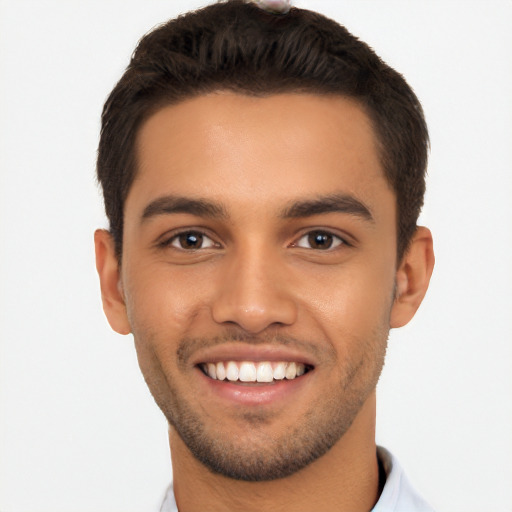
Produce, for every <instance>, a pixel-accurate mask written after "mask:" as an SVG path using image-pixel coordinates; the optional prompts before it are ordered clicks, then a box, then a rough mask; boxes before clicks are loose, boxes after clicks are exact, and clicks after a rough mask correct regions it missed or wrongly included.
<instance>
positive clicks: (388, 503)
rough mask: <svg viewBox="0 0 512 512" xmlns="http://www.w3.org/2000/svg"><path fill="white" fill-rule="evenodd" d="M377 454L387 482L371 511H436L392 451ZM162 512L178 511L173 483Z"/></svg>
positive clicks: (383, 449)
mask: <svg viewBox="0 0 512 512" xmlns="http://www.w3.org/2000/svg"><path fill="white" fill-rule="evenodd" d="M377 456H378V458H379V461H380V463H381V464H382V467H383V468H384V472H385V473H386V483H385V484H384V488H383V489H382V494H381V495H380V498H379V501H378V502H377V503H376V505H375V507H373V509H372V511H371V512H434V509H433V508H432V507H431V506H430V505H429V504H428V503H427V502H426V501H424V500H423V498H422V497H421V496H420V495H419V494H418V493H417V492H416V490H415V489H414V488H413V487H412V485H411V484H410V483H409V480H407V477H406V476H405V473H404V470H403V469H402V468H401V467H400V464H399V463H398V461H397V460H396V458H395V457H393V455H391V453H389V452H388V451H387V450H386V449H385V448H382V447H380V446H379V447H378V448H377ZM160 512H178V507H177V506H176V500H175V499H174V493H173V490H172V485H171V486H170V487H169V489H167V493H166V495H165V499H164V501H163V503H162V507H161V508H160Z"/></svg>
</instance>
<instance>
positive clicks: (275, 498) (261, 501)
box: [169, 393, 379, 512]
mask: <svg viewBox="0 0 512 512" xmlns="http://www.w3.org/2000/svg"><path fill="white" fill-rule="evenodd" d="M169 439H170V446H171V455H172V465H173V475H174V493H175V497H176V502H177V504H178V508H179V510H180V512H196V511H199V510H208V511H209V512H217V511H218V512H221V511H222V512H226V511H231V510H244V511H246V512H253V511H254V512H256V511H258V512H259V511H261V510H274V511H276V512H278V511H281V510H282V511H285V510H294V511H295V512H306V511H307V512H310V511H311V510H322V512H331V511H332V512H368V511H369V510H371V509H372V507H373V506H374V505H375V503H376V502H377V500H378V495H379V470H378V464H377V455H376V446H375V393H373V394H372V395H371V396H370V397H369V398H368V400H367V401H366V402H365V404H364V405H363V407H362V408H361V410H360V412H359V414H358V415H357V417H356V419H355V420H354V422H353V423H352V426H351V427H350V428H349V430H348V431H347V432H346V433H345V435H344V436H343V437H342V438H341V439H340V440H339V441H338V442H337V443H336V444H335V445H334V446H333V447H332V448H331V449H330V450H329V451H328V452H327V453H326V454H325V455H323V456H322V457H320V458H319V459H317V460H316V461H315V462H313V463H311V464H310V465H309V466H307V467H306V468H303V469H302V470H300V471H298V472H297V473H295V474H293V475H291V476H289V477H286V478H282V479H278V480H272V481H266V482H245V481H238V480H233V479H231V478H227V477H224V476H222V475H219V474H215V473H212V472H211V471H210V470H209V469H207V468H206V467H205V466H204V465H203V464H202V463H200V462H199V461H197V460H196V459H195V458H194V457H193V456H192V455H191V453H190V452H189V450H188V448H187V447H186V446H185V444H184V443H183V441H182V440H181V438H180V437H179V436H178V434H177V433H176V432H175V430H174V429H173V428H172V427H171V429H170V431H169Z"/></svg>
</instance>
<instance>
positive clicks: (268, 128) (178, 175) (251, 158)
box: [120, 93, 396, 480]
mask: <svg viewBox="0 0 512 512" xmlns="http://www.w3.org/2000/svg"><path fill="white" fill-rule="evenodd" d="M137 154H138V174H137V177H136V179H135V181H134V183H133V185H132V187H131V189H130V192H129V195H128V198H127V200H126V204H125V224H124V242H123V243H124V245H123V259H122V269H121V278H120V279H121V280H120V285H121V288H122V291H123V296H124V300H125V304H126V315H127V319H128V322H129V325H130V328H131V330H132V332H133V334H134V338H135V343H136V349H137V354H138V358H139V362H140V366H141V369H142V372H143V374H144V376H145V379H146V381H147V383H148V385H149V388H150V390H151V392H152V394H153V395H154V397H155V399H156V401H157V403H158V404H159V406H160V407H161V409H162V410H163V412H164V414H165V415H166V417H167V419H168V420H169V422H170V424H171V426H172V428H173V429H175V431H176V432H177V433H178V434H179V436H180V437H181V439H182V440H183V441H184V442H185V444H186V445H187V446H188V448H189V449H190V450H191V452H192V453H193V454H194V455H195V457H196V458H198V459H199V460H201V461H202V462H204V463H205V464H206V465H207V466H208V467H209V468H210V469H212V470H214V471H217V472H220V473H222V474H224V475H227V476H230V477H233V478H241V479H246V480H267V479H273V478H279V477H283V476H286V475H288V474H290V473H293V472H294V471H297V470H299V469H301V468H302V467H304V466H306V465H307V464H309V463H310V462H312V461H313V460H315V459H316V458H318V457H320V456H321V455H323V454H324V453H325V452H326V451H327V450H329V449H330V448H331V447H332V446H333V445H334V444H335V443H337V442H338V441H339V440H340V439H341V438H342V436H343V435H344V433H345V432H346V431H347V430H348V429H349V428H350V426H351V425H352V423H353V421H354V419H355V418H356V417H357V416H358V414H359V413H360V411H361V410H362V408H364V404H365V403H366V402H367V400H368V399H369V397H370V396H371V395H372V393H373V391H374V388H375V385H376V383H377V380H378V377H379V375H380V372H381V369H382V365H383V360H384V354H385V349H386V343H387V336H388V331H389V323H390V320H389V319H390V312H391V308H392V306H393V298H394V284H395V272H396V230H395V226H396V218H395V216H396V211H395V198H394V194H393V192H392V190H391V189H390V187H389V185H388V183H387V182H386V180H385V178H384V174H383V171H382V168H381V165H380V162H379V158H378V154H377V149H376V143H375V140H374V134H373V130H372V126H371V124H370V121H369V119H368V117H367V116H366V115H365V114H364V113H363V111H362V109H361V108H360V107H359V106H358V105H357V104H356V103H354V102H353V101H349V100H347V99H344V98H341V97H325V96H324V97H321V96H315V95H299V94H282V95H274V96H270V97H267V98H252V97H247V96H243V95H236V94H232V93H217V94H211V95H207V96H201V97H198V98H195V99H191V100H187V101H185V102H182V103H180V104H178V105H175V106H169V107H166V108H163V109H162V110H160V111H159V112H157V113H156V114H154V115H153V116H152V117H151V118H150V119H149V120H148V121H147V122H146V123H145V124H144V125H143V127H142V128H141V130H140V133H139V137H138V145H137ZM294 366H295V370H294ZM303 372H304V373H303ZM208 373H210V375H208ZM302 373H303V374H302ZM226 374H227V375H226ZM237 374H238V378H237ZM283 377H284V378H283ZM221 379H224V380H221ZM229 379H232V380H229ZM240 379H241V380H240ZM255 379H256V381H255Z"/></svg>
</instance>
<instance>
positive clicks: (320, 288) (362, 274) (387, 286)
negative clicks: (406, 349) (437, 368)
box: [301, 262, 394, 337]
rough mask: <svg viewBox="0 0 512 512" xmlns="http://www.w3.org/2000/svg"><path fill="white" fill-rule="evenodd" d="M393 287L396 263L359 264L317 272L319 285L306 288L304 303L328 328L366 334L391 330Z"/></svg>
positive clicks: (361, 334)
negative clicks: (392, 264)
mask: <svg viewBox="0 0 512 512" xmlns="http://www.w3.org/2000/svg"><path fill="white" fill-rule="evenodd" d="M312 290H316V292H315V293H312ZM393 290H394V267H393V266H391V265H389V264H388V263H386V262H382V263H377V264H375V263H374V264H373V265H370V264H366V265H365V264H361V263H358V264H354V265H352V266H348V265H347V266H346V267H345V268H331V269H323V270H322V271H321V272H319V273H317V279H316V283H315V286H309V287H307V288H305V289H304V294H303V296H302V301H301V302H303V304H304V307H305V308H308V309H309V310H310V311H311V314H312V316H313V317H315V318H316V320H317V322H318V325H320V326H323V327H324V328H325V329H328V330H330V331H332V330H336V331H337V332H340V333H343V334H346V335H351V336H352V335H353V336H357V337H365V336H367V335H369V334H371V333H374V332H375V330H376V329H378V330H380V329H382V328H384V329H389V315H390V311H391V306H392V302H393ZM331 334H332V333H331Z"/></svg>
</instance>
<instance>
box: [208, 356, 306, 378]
mask: <svg viewBox="0 0 512 512" xmlns="http://www.w3.org/2000/svg"><path fill="white" fill-rule="evenodd" d="M198 366H199V368H200V369H201V371H202V372H203V373H204V374H205V375H207V376H208V377H210V378H211V379H214V380H227V381H229V382H258V383H271V382H274V381H282V380H294V379H296V378H299V377H301V376H302V375H304V374H306V373H308V372H309V371H311V370H312V367H310V366H309V365H306V364H303V363H295V362H284V361H279V362H270V361H258V362H252V361H219V362H217V363H201V364H199V365H198Z"/></svg>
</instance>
